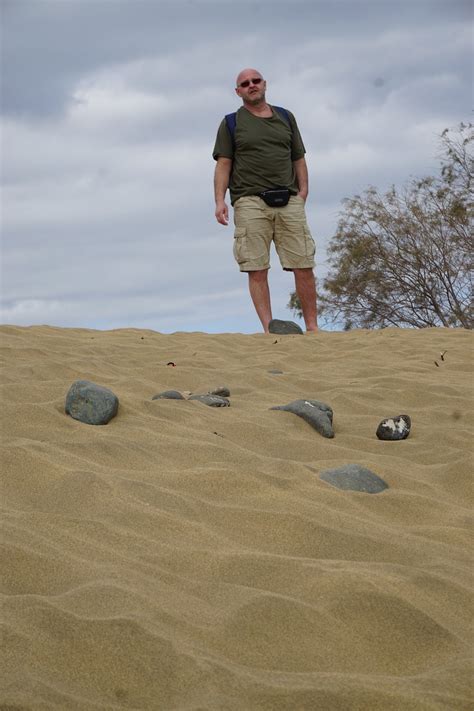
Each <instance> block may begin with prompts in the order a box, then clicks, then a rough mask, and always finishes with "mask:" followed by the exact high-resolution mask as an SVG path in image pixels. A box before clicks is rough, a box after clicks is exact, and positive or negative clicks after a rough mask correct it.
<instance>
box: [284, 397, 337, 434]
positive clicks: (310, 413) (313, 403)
mask: <svg viewBox="0 0 474 711" xmlns="http://www.w3.org/2000/svg"><path fill="white" fill-rule="evenodd" d="M270 409H271V410H285V411H286V412H293V413H294V414H295V415H298V417H302V418H303V420H305V422H308V423H309V424H310V425H311V427H314V429H315V430H317V431H318V432H319V434H320V435H322V436H323V437H327V438H328V439H332V437H334V430H333V427H332V420H333V411H332V409H331V408H330V407H329V405H326V403H324V402H319V400H293V402H290V403H288V405H279V406H277V407H271V408H270Z"/></svg>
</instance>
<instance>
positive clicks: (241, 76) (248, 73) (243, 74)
mask: <svg viewBox="0 0 474 711" xmlns="http://www.w3.org/2000/svg"><path fill="white" fill-rule="evenodd" d="M252 77H260V79H263V76H262V75H261V74H260V72H259V71H258V70H257V69H252V68H251V67H247V69H242V71H240V72H239V73H238V75H237V79H236V80H235V86H237V87H238V86H239V84H240V82H242V81H245V80H246V79H251V78H252Z"/></svg>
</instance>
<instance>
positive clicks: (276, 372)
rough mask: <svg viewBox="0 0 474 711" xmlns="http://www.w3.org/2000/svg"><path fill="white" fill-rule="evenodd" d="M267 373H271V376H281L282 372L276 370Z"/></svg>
mask: <svg viewBox="0 0 474 711" xmlns="http://www.w3.org/2000/svg"><path fill="white" fill-rule="evenodd" d="M268 372H269V373H271V374H272V375H283V371H282V370H277V369H276V368H275V369H274V370H269V371H268Z"/></svg>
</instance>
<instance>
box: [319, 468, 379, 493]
mask: <svg viewBox="0 0 474 711" xmlns="http://www.w3.org/2000/svg"><path fill="white" fill-rule="evenodd" d="M319 478H320V479H322V480H323V481H325V482H327V483H328V484H331V486H335V487H336V488H337V489H344V490H347V491H361V492H363V493H365V494H378V493H380V492H381V491H384V489H388V484H386V483H385V482H384V480H383V479H381V478H380V477H379V476H377V474H374V473H373V472H371V471H370V469H366V468H365V467H361V466H360V464H345V465H344V466H343V467H338V468H337V469H327V470H326V471H324V472H321V474H320V475H319Z"/></svg>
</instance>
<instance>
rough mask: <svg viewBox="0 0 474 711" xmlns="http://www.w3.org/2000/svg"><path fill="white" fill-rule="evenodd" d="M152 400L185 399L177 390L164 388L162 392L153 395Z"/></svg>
mask: <svg viewBox="0 0 474 711" xmlns="http://www.w3.org/2000/svg"><path fill="white" fill-rule="evenodd" d="M151 399H152V400H185V399H186V398H185V397H183V395H181V393H180V392H179V391H178V390H164V391H163V392H162V393H158V394H157V395H153V397H152V398H151Z"/></svg>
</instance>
